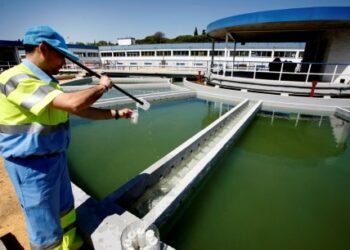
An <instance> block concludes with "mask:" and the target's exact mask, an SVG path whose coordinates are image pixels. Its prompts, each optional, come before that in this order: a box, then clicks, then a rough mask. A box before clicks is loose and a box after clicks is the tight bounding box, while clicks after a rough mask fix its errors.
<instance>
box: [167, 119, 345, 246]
mask: <svg viewBox="0 0 350 250" xmlns="http://www.w3.org/2000/svg"><path fill="white" fill-rule="evenodd" d="M348 133H349V124H348V123H345V122H343V121H340V120H338V119H336V118H331V120H330V119H328V118H324V119H323V120H322V121H320V120H319V119H315V120H313V119H311V120H303V121H299V122H298V123H297V122H296V121H295V120H288V119H274V120H273V122H272V120H271V118H270V117H265V116H258V117H257V118H256V119H255V120H254V121H253V123H252V124H251V125H250V126H249V127H248V129H247V130H246V131H245V132H244V133H243V135H242V137H241V138H240V140H239V141H238V142H237V143H236V144H235V145H233V146H231V147H230V148H229V149H228V150H227V151H226V152H225V153H224V154H223V155H222V157H220V159H219V160H218V161H217V163H216V164H215V166H214V169H213V170H212V171H211V172H210V173H209V175H208V176H207V177H206V178H205V180H204V181H203V182H202V184H201V185H199V186H198V187H197V189H196V191H195V192H194V193H192V195H191V197H190V198H188V199H187V201H186V202H184V203H183V204H182V205H181V206H180V207H179V209H178V210H177V212H176V213H175V214H174V215H173V216H172V217H171V219H170V220H169V221H168V222H167V223H166V224H165V225H164V226H163V227H162V230H161V236H162V239H163V241H164V242H166V243H167V244H169V245H171V246H173V247H175V248H176V249H179V250H186V249H189V250H193V249H213V250H214V249H237V250H249V249H251V250H255V249H259V250H263V249H266V250H274V249H275V250H281V249H283V250H287V249H291V250H295V249H305V250H310V249H318V250H320V249H324V250H329V249H350V237H349V233H350V195H349V190H350V164H349V163H350V150H349V144H350V140H349V136H348Z"/></svg>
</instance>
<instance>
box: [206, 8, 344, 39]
mask: <svg viewBox="0 0 350 250" xmlns="http://www.w3.org/2000/svg"><path fill="white" fill-rule="evenodd" d="M339 28H350V7H349V6H347V7H310V8H298V9H283V10H272V11H262V12H254V13H248V14H243V15H237V16H230V17H227V18H223V19H219V20H217V21H214V22H212V23H210V24H209V25H208V26H207V34H208V35H209V36H210V37H213V38H216V39H224V38H225V35H226V32H230V33H231V35H232V36H233V37H234V38H235V39H236V40H237V41H248V42H249V41H256V42H258V41H261V42H263V41H264V42H265V41H290V42H292V41H293V42H298V41H307V40H308V38H310V37H312V36H313V35H314V34H315V33H319V32H321V31H326V30H330V29H339Z"/></svg>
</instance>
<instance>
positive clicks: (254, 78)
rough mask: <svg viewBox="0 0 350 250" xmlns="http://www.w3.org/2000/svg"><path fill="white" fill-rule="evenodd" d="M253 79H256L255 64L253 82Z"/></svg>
mask: <svg viewBox="0 0 350 250" xmlns="http://www.w3.org/2000/svg"><path fill="white" fill-rule="evenodd" d="M255 77H256V64H255V65H254V76H253V79H254V80H255Z"/></svg>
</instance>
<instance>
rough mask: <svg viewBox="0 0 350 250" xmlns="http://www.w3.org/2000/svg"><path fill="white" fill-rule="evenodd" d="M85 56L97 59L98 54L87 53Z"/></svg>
mask: <svg viewBox="0 0 350 250" xmlns="http://www.w3.org/2000/svg"><path fill="white" fill-rule="evenodd" d="M87 56H88V57H98V53H95V52H88V53H87Z"/></svg>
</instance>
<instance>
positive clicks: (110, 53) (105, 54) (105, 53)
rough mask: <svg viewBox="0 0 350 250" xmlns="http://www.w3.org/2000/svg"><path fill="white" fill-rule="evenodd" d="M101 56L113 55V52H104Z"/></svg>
mask: <svg viewBox="0 0 350 250" xmlns="http://www.w3.org/2000/svg"><path fill="white" fill-rule="evenodd" d="M101 57H112V52H102V53H101Z"/></svg>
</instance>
